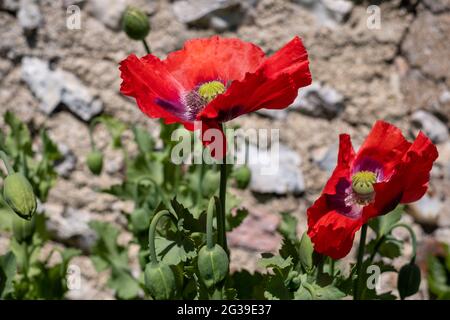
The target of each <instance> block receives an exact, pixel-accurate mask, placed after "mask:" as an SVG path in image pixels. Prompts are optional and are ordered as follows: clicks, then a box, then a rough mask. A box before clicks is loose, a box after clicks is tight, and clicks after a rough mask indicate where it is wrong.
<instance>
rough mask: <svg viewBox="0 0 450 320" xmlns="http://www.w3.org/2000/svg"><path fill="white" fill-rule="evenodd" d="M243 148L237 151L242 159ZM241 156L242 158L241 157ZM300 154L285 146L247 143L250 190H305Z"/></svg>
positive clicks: (283, 191)
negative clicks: (259, 145) (268, 146)
mask: <svg viewBox="0 0 450 320" xmlns="http://www.w3.org/2000/svg"><path fill="white" fill-rule="evenodd" d="M244 150H245V149H244V148H241V149H240V150H239V151H238V158H239V159H243V154H245V153H244ZM241 157H242V158H241ZM301 162H302V160H301V158H300V156H299V155H298V154H297V153H296V152H295V151H293V150H291V149H289V148H288V147H287V146H285V145H282V144H279V145H278V150H277V147H276V146H272V147H271V148H258V147H257V146H255V145H253V144H249V145H248V166H249V168H250V170H251V172H252V177H251V181H250V190H252V191H254V192H257V193H267V194H278V195H284V194H295V195H298V194H301V193H303V192H304V190H305V182H304V178H303V173H302V171H301V169H300V165H301Z"/></svg>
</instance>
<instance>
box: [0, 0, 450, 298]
mask: <svg viewBox="0 0 450 320" xmlns="http://www.w3.org/2000/svg"><path fill="white" fill-rule="evenodd" d="M9 2H11V3H14V2H15V1H6V0H5V1H4V3H3V4H2V2H1V1H0V114H1V115H3V114H4V112H6V111H7V110H10V111H14V112H15V113H16V114H17V115H18V116H19V117H20V118H21V119H23V120H25V121H26V122H28V123H30V124H31V125H32V126H33V127H35V128H39V127H42V126H45V127H47V128H49V133H50V136H51V137H52V138H53V139H54V140H55V141H57V142H58V143H60V144H63V145H65V146H66V147H67V148H68V149H69V150H71V151H72V152H73V154H74V155H75V156H76V165H75V167H74V168H73V170H70V172H69V173H68V174H67V175H66V177H61V178H60V179H59V180H58V182H57V185H56V186H55V187H54V189H53V190H52V191H51V194H50V198H49V201H48V203H47V206H46V210H47V211H48V213H49V215H50V216H53V217H54V218H53V219H55V221H57V222H56V223H59V224H64V221H65V220H64V219H71V220H67V221H71V222H74V221H75V222H74V223H77V224H81V225H80V226H79V228H78V229H77V230H78V231H77V230H75V231H73V230H72V232H71V230H68V231H67V233H68V234H59V235H57V236H55V244H62V245H78V246H83V243H81V244H80V242H82V241H83V239H85V238H86V237H87V236H88V235H86V233H89V230H86V227H85V225H86V223H85V221H88V220H90V219H102V220H107V221H113V222H115V223H117V224H118V225H124V217H123V213H122V212H123V211H125V212H130V211H131V210H132V209H133V207H132V204H130V203H126V202H121V201H117V200H116V199H114V198H113V197H111V196H108V195H104V194H99V193H96V192H94V191H93V190H95V189H97V188H99V187H107V186H109V185H111V184H113V183H117V182H119V181H120V179H121V177H122V176H121V168H122V166H123V157H122V155H121V154H120V153H119V152H117V151H115V150H111V148H110V147H109V146H108V145H109V138H108V135H107V132H106V130H105V129H104V128H102V127H99V128H98V129H97V130H96V132H95V134H94V136H95V139H96V141H97V142H98V145H99V147H100V148H102V150H103V151H104V152H105V157H106V170H105V171H104V173H103V174H102V175H101V176H100V177H93V176H92V175H91V174H90V173H89V172H88V170H87V168H86V166H85V156H86V155H87V153H88V152H89V150H90V144H89V138H88V126H87V124H86V122H85V121H83V120H82V119H80V118H79V117H77V116H75V115H74V114H73V113H72V112H69V111H68V109H67V108H65V107H64V106H60V107H58V108H57V110H55V111H54V112H53V113H52V114H51V115H47V114H45V113H44V112H42V110H41V108H40V99H39V98H38V97H36V94H35V93H33V91H32V90H30V86H29V85H28V84H27V83H26V81H24V77H23V58H24V57H38V58H39V59H42V60H44V61H49V62H50V63H51V66H52V68H53V69H61V70H64V71H66V72H68V73H71V74H73V75H75V76H76V77H77V78H78V79H79V80H80V81H81V83H82V84H83V85H84V86H86V87H87V88H89V91H90V93H91V94H92V96H94V97H98V99H99V100H100V101H101V102H102V104H103V112H104V113H106V114H111V115H114V116H115V117H118V118H119V119H121V120H123V121H126V122H127V123H130V124H135V123H140V124H142V125H144V126H146V127H147V128H148V129H149V130H150V131H152V132H154V133H155V134H156V132H157V131H158V125H157V122H156V121H153V120H150V119H147V118H145V117H143V116H142V114H141V112H140V111H139V110H138V108H137V106H136V105H135V103H134V101H132V100H131V99H128V98H126V97H124V96H122V95H121V94H120V92H119V87H120V82H121V80H120V77H119V70H118V63H119V62H120V61H121V60H123V59H124V58H125V57H126V56H127V55H128V54H130V53H136V54H137V55H144V54H145V51H144V48H143V46H142V44H141V43H139V42H135V41H132V40H129V39H128V38H127V37H126V35H125V34H124V33H123V32H121V31H120V30H119V29H118V25H119V24H118V23H117V18H115V15H114V13H115V14H116V15H117V12H120V10H121V8H122V3H123V2H126V3H127V4H133V5H137V6H141V7H142V8H144V9H145V10H146V12H147V13H148V14H149V16H150V22H151V28H152V31H151V33H150V35H149V36H148V42H149V44H150V47H151V49H152V51H153V52H154V54H155V55H157V56H159V57H161V58H163V57H164V56H165V55H166V54H167V53H169V52H171V51H173V50H176V49H179V48H181V47H182V44H183V42H184V41H185V40H187V39H190V38H196V37H205V36H210V35H213V34H216V33H217V32H218V31H217V29H218V28H220V32H221V34H222V36H224V37H239V38H241V39H243V40H247V41H251V42H254V43H256V44H257V45H259V46H261V47H262V48H263V49H264V50H265V51H266V52H267V53H269V54H270V53H273V52H275V51H276V50H277V49H279V48H280V47H282V46H283V45H284V44H285V43H286V42H288V41H289V40H290V39H292V38H293V37H294V36H295V35H298V36H300V37H301V38H302V39H303V41H304V44H305V46H306V48H307V49H308V52H309V57H310V67H311V72H312V75H313V81H314V83H319V84H320V85H321V86H322V88H323V87H325V86H326V87H328V88H331V90H333V91H334V92H337V93H339V94H340V95H341V96H342V99H341V100H342V101H341V106H342V109H341V110H340V111H339V112H336V113H335V114H332V116H323V115H321V114H319V115H317V114H315V115H311V114H305V113H304V112H300V111H298V110H294V109H295V108H292V109H288V110H289V111H288V112H286V115H285V117H284V118H274V117H273V116H270V115H262V114H251V115H247V116H245V117H241V118H238V119H236V120H234V121H235V122H236V123H238V124H240V125H242V126H243V127H244V128H279V129H280V138H281V141H282V142H283V143H284V144H285V145H286V146H288V147H289V148H291V149H292V150H294V151H295V152H296V153H297V154H298V155H299V156H300V157H301V159H302V161H301V165H300V168H299V170H301V172H302V174H303V177H304V181H305V187H304V192H303V193H302V194H301V195H293V194H285V195H278V196H271V195H264V196H262V195H260V194H257V193H254V192H252V191H250V190H248V191H245V192H244V193H242V192H240V191H239V192H238V191H237V190H235V191H234V192H235V193H237V194H238V196H239V197H242V198H243V204H244V205H247V206H248V207H249V208H251V213H252V215H251V217H250V218H249V219H250V220H251V221H249V222H247V223H246V224H244V225H243V226H242V227H241V228H240V229H239V230H238V231H237V232H234V233H233V234H232V235H230V241H231V243H232V266H233V268H234V269H239V268H247V269H250V270H254V269H255V267H256V261H257V258H258V256H259V254H260V253H261V252H264V251H271V250H272V251H273V250H276V248H277V247H278V245H279V241H280V237H279V236H278V235H277V233H276V226H277V224H278V223H279V220H280V219H279V213H280V212H283V211H289V212H292V214H294V215H296V216H297V217H298V218H299V222H300V223H299V232H303V231H304V230H305V228H306V209H307V208H308V206H309V205H311V203H312V202H313V201H314V200H315V199H316V198H317V196H318V195H319V193H320V191H321V189H322V187H323V186H324V183H325V182H326V180H327V178H328V176H329V170H328V169H326V168H324V166H321V165H320V163H324V161H325V162H326V161H327V160H328V161H330V162H331V163H332V164H333V158H332V154H335V148H336V145H335V144H336V141H337V138H338V135H339V134H340V133H349V134H350V135H351V136H352V138H353V140H354V144H355V145H356V146H357V145H359V144H360V143H361V142H362V141H363V140H364V138H365V136H366V135H367V133H368V132H369V130H370V128H371V126H372V125H373V124H374V123H375V121H376V120H379V119H382V120H386V121H389V122H391V123H393V124H395V125H396V126H398V127H400V128H401V129H402V130H403V132H404V133H405V134H406V135H407V136H408V138H409V139H412V138H413V137H414V136H415V134H416V133H417V130H418V129H419V128H422V129H423V130H424V131H425V132H426V133H427V134H429V135H430V136H432V137H435V138H433V139H434V140H435V142H436V143H437V146H438V148H439V151H440V158H439V160H438V161H437V163H436V165H435V167H434V169H433V171H432V179H431V183H430V189H429V194H428V195H427V197H426V198H425V199H424V200H422V203H421V204H415V205H411V206H409V208H408V212H409V213H410V215H406V216H404V219H405V220H406V221H409V222H412V223H414V228H415V230H416V231H417V233H418V240H419V245H420V248H421V250H419V260H420V259H421V258H423V257H424V256H425V253H426V252H427V251H428V250H430V248H433V245H434V244H435V243H436V241H445V242H447V243H450V209H449V208H450V188H449V186H450V138H449V135H448V131H449V125H450V122H449V119H450V89H449V88H450V60H449V56H450V41H448V35H449V34H450V1H449V0H417V1H411V0H410V1H407V0H406V1H405V0H403V1H400V0H398V1H397V0H393V1H376V4H377V6H378V8H379V9H380V18H381V20H380V21H381V25H380V28H379V29H377V28H375V29H373V28H369V27H368V19H370V14H371V13H369V12H368V6H369V3H368V2H365V3H364V1H362V2H363V3H352V7H351V9H350V11H349V12H347V14H346V16H345V17H344V18H342V19H339V18H330V17H327V18H326V19H325V18H324V17H323V16H322V15H321V14H320V12H318V11H317V10H313V9H312V8H311V7H308V6H307V5H304V4H303V3H308V2H309V3H311V1H300V0H298V1H289V0H252V1H241V3H240V9H239V10H240V11H239V17H240V20H239V22H238V23H237V24H236V25H233V26H226V27H223V26H222V25H220V23H218V22H217V21H216V22H215V23H216V24H214V23H213V22H212V21H215V20H211V19H210V20H209V24H208V25H206V26H205V25H204V23H203V22H202V23H200V22H198V21H194V22H190V23H189V24H188V23H185V22H184V21H180V20H181V19H180V17H178V16H177V15H176V10H175V9H174V8H175V3H176V2H173V1H172V2H171V1H169V0H158V1H157V0H155V1H146V0H135V1H131V0H124V1H109V2H108V1H106V2H105V1H83V0H81V1H76V0H72V1H62V0H59V1H55V0H42V1H38V8H39V10H40V14H41V22H40V23H39V26H38V27H37V28H35V30H34V31H33V32H32V33H31V35H30V33H29V32H28V33H27V32H25V31H24V26H23V23H22V24H21V22H20V19H19V17H18V16H19V15H18V11H17V10H15V9H14V6H12V7H5V6H6V5H7V3H9ZM188 2H189V1H188ZM212 2H214V1H212ZM235 2H236V1H235ZM237 2H239V1H237ZM313 2H314V1H313ZM106 3H110V4H111V5H110V6H109V7H108V5H107V4H106ZM116 3H117V4H118V5H117V6H116V7H118V8H116V9H114V7H115V6H114V5H113V4H116ZM71 4H76V5H79V6H80V8H81V22H82V27H81V29H80V30H70V29H68V28H67V26H66V19H67V12H66V8H67V6H68V5H71ZM102 5H103V6H105V8H103V9H104V11H107V12H108V13H109V12H111V15H110V16H107V17H105V15H104V14H103V15H102V14H100V13H101V12H103V11H102V10H100V13H99V9H98V8H99V6H100V8H102V7H101V6H102ZM233 8H234V7H233ZM114 10H116V11H117V12H116V11H114ZM230 10H232V9H230ZM233 10H234V9H233ZM235 14H236V13H234V12H232V13H230V14H228V13H227V14H225V18H224V19H225V21H228V20H227V19H231V18H233V17H234V15H235ZM236 15H237V14H236ZM230 17H231V18H230ZM219 22H220V21H219ZM222 22H223V19H222ZM217 24H219V26H217ZM332 107H333V108H336V106H332ZM421 110H422V111H425V113H424V112H418V111H421ZM2 121H3V120H2V117H1V119H0V126H3V122H2ZM440 128H444V129H441V130H440V131H439V129H440ZM126 136H127V138H126V140H127V139H128V140H130V139H131V136H132V134H131V132H127V133H126ZM327 151H330V154H331V159H328V158H327V156H328V157H330V154H328V155H327ZM80 217H81V218H80ZM80 220H81V221H82V222H80ZM67 221H66V222H67ZM83 221H84V224H83ZM255 226H256V228H255ZM77 232H78V233H79V234H77ZM405 237H406V236H405ZM80 239H81V240H80ZM129 239H130V235H129V234H127V233H126V232H124V234H123V236H122V237H121V240H123V241H124V242H126V241H129ZM261 239H263V240H261ZM7 247H8V240H7V235H6V234H3V235H2V234H0V254H1V253H3V252H4V251H5V250H6V249H7ZM130 255H133V252H130ZM74 263H78V264H80V265H82V270H83V277H84V279H85V281H86V283H87V285H86V286H85V289H83V291H82V292H78V293H69V297H70V298H84V299H86V298H100V299H102V298H106V299H108V298H112V297H113V295H112V293H111V291H110V290H109V289H108V288H107V287H106V285H105V282H106V279H107V275H105V274H97V273H96V272H95V269H94V268H93V266H92V264H91V263H90V261H89V260H88V259H87V257H84V256H83V257H80V258H77V259H76V261H75V262H74ZM398 263H399V265H401V261H399V262H398ZM384 280H385V281H384V282H383V285H384V286H386V287H390V286H394V284H395V279H393V278H387V279H384ZM422 287H423V288H422V290H421V291H420V293H419V294H418V295H416V296H415V298H427V290H426V281H424V283H423V284H422Z"/></svg>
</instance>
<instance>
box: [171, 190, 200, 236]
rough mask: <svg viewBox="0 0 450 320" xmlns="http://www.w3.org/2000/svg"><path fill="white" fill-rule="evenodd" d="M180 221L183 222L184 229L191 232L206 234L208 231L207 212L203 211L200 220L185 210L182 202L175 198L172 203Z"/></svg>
mask: <svg viewBox="0 0 450 320" xmlns="http://www.w3.org/2000/svg"><path fill="white" fill-rule="evenodd" d="M170 203H171V205H172V208H173V210H174V211H175V214H176V217H177V220H178V221H181V222H182V227H183V229H185V230H189V231H190V232H203V233H204V232H205V230H206V212H205V211H202V212H201V213H200V216H199V217H198V218H195V217H194V215H193V214H192V213H191V212H190V211H189V210H188V209H187V208H185V207H184V206H183V205H182V204H181V203H180V202H178V201H177V199H176V198H174V199H173V200H172V201H171V202H170Z"/></svg>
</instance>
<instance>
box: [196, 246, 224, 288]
mask: <svg viewBox="0 0 450 320" xmlns="http://www.w3.org/2000/svg"><path fill="white" fill-rule="evenodd" d="M229 264H230V262H229V260H228V255H227V253H226V252H225V250H224V249H223V248H222V247H221V246H219V245H218V244H216V245H214V247H212V248H208V247H207V246H204V247H203V248H201V249H200V252H199V253H198V271H199V272H200V277H201V278H202V280H203V282H204V283H205V285H206V286H207V287H208V288H211V287H213V286H214V285H216V284H217V283H219V282H221V281H222V280H223V279H225V277H226V276H227V274H228V267H229Z"/></svg>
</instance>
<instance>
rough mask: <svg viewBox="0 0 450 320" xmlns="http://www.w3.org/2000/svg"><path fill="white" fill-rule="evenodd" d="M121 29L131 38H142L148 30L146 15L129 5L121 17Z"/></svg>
mask: <svg viewBox="0 0 450 320" xmlns="http://www.w3.org/2000/svg"><path fill="white" fill-rule="evenodd" d="M122 28H123V31H125V33H126V34H127V35H128V36H129V37H130V38H131V39H133V40H144V39H145V37H147V35H148V33H149V32H150V24H149V22H148V16H147V15H146V14H145V13H144V12H142V11H141V10H139V9H137V8H132V7H129V8H128V9H127V10H126V11H125V13H124V15H123V17H122Z"/></svg>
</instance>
